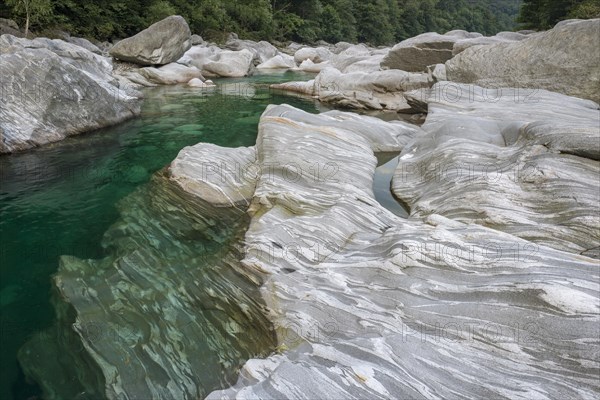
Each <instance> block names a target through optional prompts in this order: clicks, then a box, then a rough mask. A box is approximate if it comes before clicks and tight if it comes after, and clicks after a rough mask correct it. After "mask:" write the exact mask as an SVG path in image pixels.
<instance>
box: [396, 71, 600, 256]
mask: <svg viewBox="0 0 600 400" xmlns="http://www.w3.org/2000/svg"><path fill="white" fill-rule="evenodd" d="M427 94H428V97H426V98H425V101H426V102H427V103H428V105H429V114H428V116H427V121H426V122H425V124H424V125H423V129H424V130H425V131H426V132H427V133H428V134H427V136H424V137H422V138H421V139H419V140H417V141H415V142H413V143H412V144H411V145H410V146H409V147H408V148H405V149H404V152H403V153H402V155H401V157H400V163H399V165H398V169H397V171H396V175H395V177H394V180H393V190H394V193H395V195H396V196H397V197H398V198H400V199H401V200H402V201H403V202H404V203H405V204H406V205H408V206H409V207H410V210H411V215H412V216H418V217H420V218H424V217H427V216H428V215H430V214H434V213H435V214H442V215H444V216H446V217H448V218H452V219H455V220H458V221H461V222H465V223H475V224H479V225H482V226H486V227H490V228H493V229H496V230H500V231H503V232H507V233H510V234H511V235H514V236H517V237H520V238H523V239H526V240H528V241H530V242H531V243H533V244H536V245H544V246H548V247H552V248H555V249H557V250H562V251H567V252H572V253H576V254H584V253H588V252H590V251H592V250H594V249H597V248H598V247H600V246H598V243H600V231H599V229H598V228H599V227H600V216H599V215H598V204H600V191H599V190H598V189H599V181H598V176H600V162H599V161H600V111H599V110H600V109H599V107H598V104H596V103H594V102H591V101H587V100H581V99H577V98H573V97H568V96H565V95H561V94H558V93H552V92H548V91H545V90H523V89H506V88H504V89H499V90H494V89H484V88H481V87H476V86H473V85H464V84H463V85H459V84H455V83H450V82H441V83H438V84H436V85H435V86H434V87H433V88H432V89H431V91H430V92H429V93H423V95H425V96H426V95H427Z"/></svg>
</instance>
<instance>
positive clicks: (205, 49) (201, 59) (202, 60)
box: [177, 46, 222, 70]
mask: <svg viewBox="0 0 600 400" xmlns="http://www.w3.org/2000/svg"><path fill="white" fill-rule="evenodd" d="M221 51H222V50H221V49H220V48H218V47H217V46H193V47H192V48H190V49H189V50H188V51H186V52H185V54H184V55H183V56H182V57H181V58H180V59H179V60H177V63H178V64H183V65H187V66H189V67H196V68H198V69H199V70H202V68H204V64H206V63H208V62H210V61H213V59H214V57H215V56H216V55H217V54H218V53H220V52H221Z"/></svg>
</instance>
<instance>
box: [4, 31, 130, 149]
mask: <svg viewBox="0 0 600 400" xmlns="http://www.w3.org/2000/svg"><path fill="white" fill-rule="evenodd" d="M0 74H1V76H2V89H3V95H2V96H1V97H0V131H2V140H1V141H0V153H11V152H15V151H19V150H24V149H28V148H31V147H36V146H40V145H43V144H46V143H50V142H56V141H59V140H62V139H64V138H65V137H67V136H69V135H75V134H78V133H82V132H85V131H89V130H93V129H98V128H102V127H105V126H109V125H113V124H116V123H119V122H121V121H123V120H125V119H128V118H131V117H133V116H135V115H137V114H139V112H140V100H139V97H141V95H140V94H139V93H137V92H136V91H134V90H130V89H129V88H127V87H123V86H122V85H120V84H119V81H118V80H117V79H115V78H114V77H113V76H112V65H111V62H110V59H108V58H104V57H101V56H99V55H96V54H94V53H92V52H90V51H88V50H86V49H84V48H82V47H79V46H76V45H73V44H70V43H66V42H64V41H62V40H50V39H42V38H40V39H35V40H27V39H18V38H15V37H14V36H10V35H3V36H1V37H0Z"/></svg>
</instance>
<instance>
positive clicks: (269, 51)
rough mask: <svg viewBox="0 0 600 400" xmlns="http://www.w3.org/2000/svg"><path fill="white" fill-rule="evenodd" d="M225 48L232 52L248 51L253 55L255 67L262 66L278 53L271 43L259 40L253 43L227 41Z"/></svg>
mask: <svg viewBox="0 0 600 400" xmlns="http://www.w3.org/2000/svg"><path fill="white" fill-rule="evenodd" d="M225 48H226V49H229V50H234V51H241V50H244V49H246V50H248V51H250V52H252V54H253V56H254V57H253V62H254V64H255V65H258V64H262V63H264V62H266V61H267V60H269V59H271V58H273V57H275V56H276V55H277V53H278V51H277V48H276V47H275V46H273V45H272V44H271V43H269V42H266V41H264V40H261V41H260V42H253V41H252V40H240V39H232V40H229V41H227V43H226V44H225Z"/></svg>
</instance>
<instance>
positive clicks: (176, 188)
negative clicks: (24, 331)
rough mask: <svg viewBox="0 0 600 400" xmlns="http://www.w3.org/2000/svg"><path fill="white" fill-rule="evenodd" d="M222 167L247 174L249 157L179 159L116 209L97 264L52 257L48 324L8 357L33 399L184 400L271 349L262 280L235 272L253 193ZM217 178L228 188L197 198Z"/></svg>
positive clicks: (213, 150)
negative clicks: (38, 395) (36, 392)
mask: <svg viewBox="0 0 600 400" xmlns="http://www.w3.org/2000/svg"><path fill="white" fill-rule="evenodd" d="M223 159H226V160H227V161H228V162H229V161H232V160H236V161H239V162H240V163H241V165H240V167H247V166H248V165H247V164H251V163H252V162H254V160H255V157H254V151H253V149H247V148H240V149H222V148H218V147H217V146H212V145H203V144H201V145H197V146H194V147H189V148H186V149H184V150H182V152H181V159H179V158H178V159H177V160H175V161H174V162H173V165H172V166H171V168H170V170H169V171H165V172H163V173H159V174H157V175H156V176H155V177H153V180H152V181H151V183H150V184H149V185H146V186H144V187H142V188H140V189H139V190H138V191H136V192H134V193H133V194H131V195H130V196H128V197H127V198H125V199H123V200H122V201H121V203H120V204H119V211H120V214H121V216H120V219H119V220H118V221H117V222H116V223H115V224H114V225H113V226H112V227H111V228H110V229H109V230H108V231H107V232H106V234H105V236H104V239H103V245H104V246H105V248H106V250H107V257H106V258H104V259H100V260H81V259H77V258H75V257H70V256H64V257H62V258H61V262H60V267H59V270H58V272H57V274H56V275H55V277H54V283H55V286H56V294H55V297H54V303H55V308H56V312H57V317H58V323H57V325H55V326H54V327H52V328H50V329H48V330H47V331H45V332H42V333H40V334H39V335H36V336H34V337H33V338H32V339H31V340H30V341H29V342H28V343H27V344H26V345H25V346H24V347H23V348H22V349H21V350H20V352H19V361H20V363H21V365H22V367H23V370H24V371H25V373H26V375H27V376H28V377H29V378H30V379H34V380H35V381H37V382H38V383H39V384H40V385H41V386H42V388H43V390H44V398H46V399H74V398H93V399H100V398H108V399H163V400H168V399H172V400H182V399H188V400H192V399H194V400H195V399H199V398H204V397H205V396H206V394H207V393H208V392H210V391H212V390H215V389H218V388H222V387H226V386H228V385H229V384H232V383H234V382H235V379H236V377H237V369H238V368H239V366H241V365H242V364H243V363H244V362H245V361H246V360H247V359H248V358H249V357H263V356H266V355H267V354H268V353H269V352H270V351H272V350H273V348H274V346H275V336H274V331H273V328H272V326H271V324H270V322H269V321H268V320H267V319H266V317H265V315H266V310H265V308H264V303H263V302H262V301H261V300H260V295H259V293H258V285H259V284H260V282H261V276H260V274H257V273H252V272H251V271H247V270H245V269H243V268H241V267H240V263H239V261H240V259H241V258H242V253H241V250H242V244H241V240H242V238H243V232H244V230H245V229H246V227H247V223H248V221H247V216H246V214H245V210H246V208H247V204H248V201H249V199H248V200H245V199H244V195H245V194H246V193H247V194H248V196H251V192H252V190H253V187H254V186H253V184H251V185H249V189H248V190H246V193H244V191H237V185H241V186H243V185H244V184H245V182H241V181H238V180H237V177H233V176H234V174H237V172H238V171H237V170H235V169H232V170H231V171H229V170H227V169H220V170H217V168H221V160H223ZM203 168H206V169H205V170H204V169H203ZM228 176H232V177H233V178H231V179H232V180H231V182H233V183H234V184H235V185H236V187H235V188H232V189H231V190H230V191H227V190H225V191H223V192H220V191H219V190H217V187H216V185H215V186H214V187H215V190H214V191H208V192H207V191H206V189H207V188H208V187H209V185H210V182H215V183H216V182H219V184H220V186H219V187H218V189H221V188H225V186H226V185H227V182H229V179H230V178H228ZM221 179H223V181H221ZM202 182H204V183H202ZM200 185H201V186H200ZM250 188H251V189H250Z"/></svg>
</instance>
